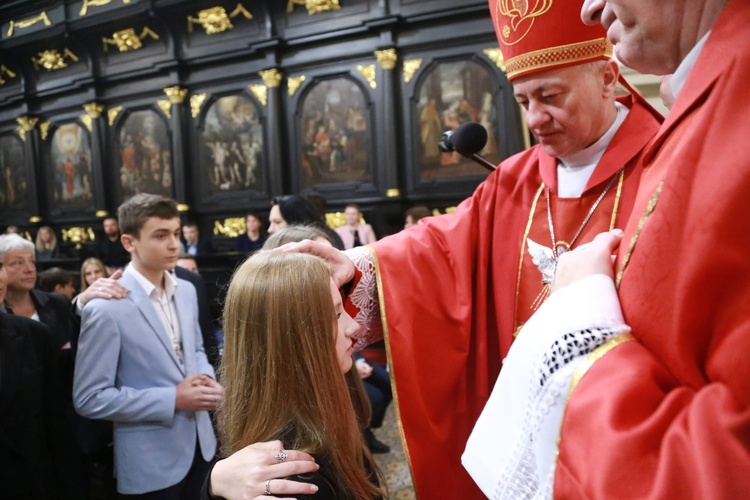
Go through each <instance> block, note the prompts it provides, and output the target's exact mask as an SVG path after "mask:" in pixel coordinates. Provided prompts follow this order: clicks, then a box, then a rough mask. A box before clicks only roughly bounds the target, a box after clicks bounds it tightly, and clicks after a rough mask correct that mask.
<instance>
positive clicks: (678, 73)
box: [669, 30, 711, 99]
mask: <svg viewBox="0 0 750 500" xmlns="http://www.w3.org/2000/svg"><path fill="white" fill-rule="evenodd" d="M710 34H711V30H708V33H706V34H705V35H703V37H701V39H700V40H698V43H696V44H695V47H693V48H692V49H690V52H688V55H687V56H685V59H683V60H682V62H681V63H680V65H679V66H677V69H676V70H675V72H674V74H673V75H672V78H671V79H670V80H669V86H670V87H671V89H672V97H674V98H675V99H677V94H679V93H680V90H682V86H683V85H685V82H686V81H687V78H688V75H689V74H690V71H691V70H692V69H693V66H695V62H696V61H697V60H698V56H700V55H701V51H702V50H703V46H704V45H706V40H708V36H709V35H710Z"/></svg>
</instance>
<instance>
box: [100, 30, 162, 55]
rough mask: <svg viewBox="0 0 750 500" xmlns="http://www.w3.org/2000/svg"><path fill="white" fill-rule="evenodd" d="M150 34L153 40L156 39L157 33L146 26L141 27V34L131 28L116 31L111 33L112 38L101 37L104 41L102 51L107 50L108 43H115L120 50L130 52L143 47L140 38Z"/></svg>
mask: <svg viewBox="0 0 750 500" xmlns="http://www.w3.org/2000/svg"><path fill="white" fill-rule="evenodd" d="M147 36H150V37H151V38H152V39H153V40H158V39H159V35H157V34H156V33H154V32H153V31H152V30H151V29H149V27H148V26H146V27H144V28H143V31H141V34H140V35H138V34H136V32H135V30H134V29H133V28H128V29H126V30H122V31H117V32H115V33H113V34H112V38H102V42H103V43H104V52H107V50H108V48H109V46H110V45H116V46H117V49H118V50H119V51H120V52H131V51H134V50H138V49H140V48H142V47H143V43H141V40H143V39H144V38H146V37H147Z"/></svg>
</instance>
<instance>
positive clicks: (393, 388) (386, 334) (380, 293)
mask: <svg viewBox="0 0 750 500" xmlns="http://www.w3.org/2000/svg"><path fill="white" fill-rule="evenodd" d="M365 248H367V250H369V252H370V255H371V256H372V260H373V262H374V263H375V279H376V282H377V287H378V302H379V304H380V321H381V322H382V324H383V339H384V340H385V353H386V357H387V358H388V366H389V371H390V375H391V391H392V392H393V408H394V409H395V411H396V423H397V424H398V433H399V435H400V436H401V446H402V447H403V448H404V456H405V457H406V463H407V464H408V465H409V475H410V476H411V482H412V484H413V485H414V494H415V496H416V497H417V498H419V494H418V492H417V483H416V481H414V468H413V467H412V465H411V455H410V454H409V445H408V443H407V442H406V435H405V434H404V425H403V423H402V422H401V405H400V401H399V398H398V391H397V390H396V370H395V366H394V365H393V358H392V356H391V339H390V335H389V332H388V321H387V320H386V314H385V297H384V296H383V279H382V276H381V274H380V262H379V261H378V256H377V255H376V254H375V250H373V249H372V247H371V246H370V245H367V246H366V247H365Z"/></svg>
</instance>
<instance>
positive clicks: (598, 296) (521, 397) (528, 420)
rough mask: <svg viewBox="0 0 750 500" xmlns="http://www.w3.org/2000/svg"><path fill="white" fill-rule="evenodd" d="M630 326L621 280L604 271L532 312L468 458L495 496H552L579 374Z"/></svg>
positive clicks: (466, 464)
mask: <svg viewBox="0 0 750 500" xmlns="http://www.w3.org/2000/svg"><path fill="white" fill-rule="evenodd" d="M628 331H629V328H628V327H627V326H626V325H625V324H624V320H623V318H622V312H621V310H620V305H619V302H618V299H617V293H616V290H615V288H614V284H613V283H612V280H611V279H610V278H609V277H607V276H604V275H596V276H590V277H588V278H586V279H583V280H580V281H578V282H576V283H574V284H572V285H569V286H567V287H565V288H563V289H561V290H559V291H557V292H556V293H554V294H553V295H551V296H550V298H549V299H548V300H547V301H546V302H545V303H544V304H543V305H542V307H540V309H539V310H538V311H537V312H536V313H535V314H534V316H532V317H531V319H530V320H529V322H528V323H527V324H526V325H525V326H524V328H523V330H522V331H521V333H520V335H519V337H518V339H516V341H515V342H514V343H513V346H512V347H511V349H510V352H509V353H508V356H507V357H506V358H505V360H504V363H503V368H502V371H501V372H500V376H499V377H498V380H497V383H496V384H495V388H494V389H493V391H492V395H491V396H490V399H489V401H488V402H487V405H486V406H485V408H484V410H483V412H482V414H481V416H480V417H479V420H478V421H477V423H476V425H475V427H474V430H473V431H472V434H471V436H470V437H469V440H468V442H467V444H466V450H465V451H464V454H463V456H462V457H461V458H462V463H463V465H464V467H465V468H466V470H467V471H468V472H469V474H470V475H471V476H472V478H473V479H474V481H475V482H476V483H477V485H478V486H479V487H480V488H481V490H482V491H483V492H484V494H485V495H487V497H488V498H493V499H513V500H516V499H531V498H552V486H553V483H554V469H555V460H556V456H557V439H558V436H559V431H560V426H561V423H562V417H563V413H564V410H565V404H566V401H567V396H568V391H569V388H570V383H571V380H572V377H573V374H574V372H575V370H576V368H577V367H578V365H579V364H580V363H581V361H583V360H584V359H585V357H586V355H587V354H589V353H591V352H592V351H594V350H595V349H596V348H597V347H598V346H600V345H602V344H603V343H605V342H606V341H607V340H609V339H611V338H614V337H616V336H618V335H620V334H622V333H625V332H628Z"/></svg>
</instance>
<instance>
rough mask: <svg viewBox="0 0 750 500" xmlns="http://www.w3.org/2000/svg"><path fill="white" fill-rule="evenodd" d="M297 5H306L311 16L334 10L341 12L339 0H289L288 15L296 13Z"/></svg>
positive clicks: (287, 5)
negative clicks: (295, 7)
mask: <svg viewBox="0 0 750 500" xmlns="http://www.w3.org/2000/svg"><path fill="white" fill-rule="evenodd" d="M295 5H304V6H305V8H306V9H307V13H308V14H309V15H311V16H312V15H313V14H320V13H321V12H328V11H332V10H341V5H339V0H289V1H288V2H287V4H286V11H287V13H289V14H291V13H292V12H293V11H294V6H295Z"/></svg>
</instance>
